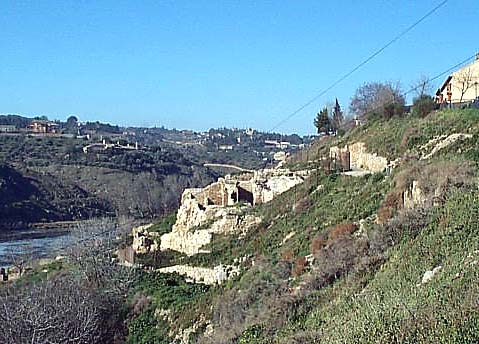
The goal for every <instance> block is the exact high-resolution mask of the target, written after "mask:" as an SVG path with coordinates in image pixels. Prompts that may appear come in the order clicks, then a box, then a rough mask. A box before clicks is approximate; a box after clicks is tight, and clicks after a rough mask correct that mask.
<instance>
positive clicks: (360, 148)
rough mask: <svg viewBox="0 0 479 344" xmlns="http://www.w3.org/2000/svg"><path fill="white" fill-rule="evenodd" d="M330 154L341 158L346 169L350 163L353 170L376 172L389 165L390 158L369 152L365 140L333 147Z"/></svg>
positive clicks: (335, 157) (332, 157) (331, 156)
mask: <svg viewBox="0 0 479 344" xmlns="http://www.w3.org/2000/svg"><path fill="white" fill-rule="evenodd" d="M329 155H330V158H331V159H337V160H339V161H340V164H341V165H342V167H343V168H345V169H347V167H348V165H349V167H350V169H352V170H367V171H370V172H373V173H376V172H382V171H384V170H385V169H386V168H387V167H388V159H386V158H385V157H382V156H379V155H377V154H376V153H368V152H367V149H366V145H365V144H364V143H363V142H356V143H353V144H351V145H346V146H344V147H337V146H334V147H331V148H330V150H329ZM348 155H349V157H348ZM348 160H349V162H348Z"/></svg>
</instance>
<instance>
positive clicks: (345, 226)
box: [328, 223, 358, 243]
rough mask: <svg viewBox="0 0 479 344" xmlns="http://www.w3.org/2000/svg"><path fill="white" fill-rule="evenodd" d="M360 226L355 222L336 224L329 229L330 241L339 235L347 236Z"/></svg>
mask: <svg viewBox="0 0 479 344" xmlns="http://www.w3.org/2000/svg"><path fill="white" fill-rule="evenodd" d="M357 228H358V226H357V225H356V224H354V223H342V224H339V225H336V226H334V227H333V229H331V230H330V231H329V234H328V243H330V242H332V241H334V240H336V239H337V238H339V237H342V236H346V235H349V234H351V233H352V232H354V231H355V230H356V229H357Z"/></svg>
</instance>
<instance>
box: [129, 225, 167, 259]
mask: <svg viewBox="0 0 479 344" xmlns="http://www.w3.org/2000/svg"><path fill="white" fill-rule="evenodd" d="M151 226H153V224H152V223H150V224H148V225H143V226H139V227H136V228H133V229H132V231H131V234H132V236H133V243H132V245H131V247H132V248H133V251H134V252H135V253H149V252H155V251H158V249H159V247H160V244H159V241H160V236H159V235H158V233H155V232H148V228H150V227H151Z"/></svg>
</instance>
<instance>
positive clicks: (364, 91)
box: [349, 82, 405, 117]
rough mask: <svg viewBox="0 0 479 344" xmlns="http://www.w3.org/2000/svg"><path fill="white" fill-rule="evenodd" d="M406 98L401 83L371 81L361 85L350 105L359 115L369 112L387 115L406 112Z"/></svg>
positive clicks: (351, 110)
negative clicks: (402, 92)
mask: <svg viewBox="0 0 479 344" xmlns="http://www.w3.org/2000/svg"><path fill="white" fill-rule="evenodd" d="M404 104H405V99H404V97H403V96H402V94H401V89H400V86H399V84H396V85H393V84H392V83H391V82H386V83H381V82H371V83H365V84H364V85H362V86H360V87H359V88H358V89H357V90H356V93H355V94H354V96H353V98H352V99H351V104H350V105H349V110H350V112H351V113H352V114H354V115H356V116H357V117H361V116H364V115H366V114H368V113H373V112H375V113H378V114H380V115H383V116H385V117H389V116H390V115H400V114H402V113H403V112H404Z"/></svg>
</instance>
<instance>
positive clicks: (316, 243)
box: [310, 234, 326, 254]
mask: <svg viewBox="0 0 479 344" xmlns="http://www.w3.org/2000/svg"><path fill="white" fill-rule="evenodd" d="M325 245H326V239H325V238H324V236H323V235H322V234H319V235H317V236H315V237H314V238H313V240H312V241H311V245H310V252H311V254H316V253H318V252H319V250H320V249H322V248H323V247H324V246H325Z"/></svg>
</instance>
